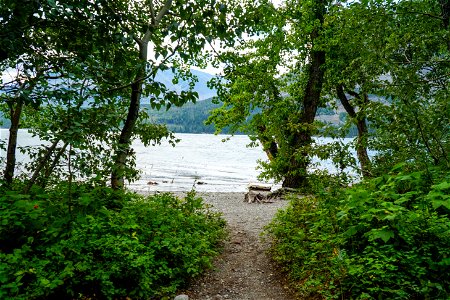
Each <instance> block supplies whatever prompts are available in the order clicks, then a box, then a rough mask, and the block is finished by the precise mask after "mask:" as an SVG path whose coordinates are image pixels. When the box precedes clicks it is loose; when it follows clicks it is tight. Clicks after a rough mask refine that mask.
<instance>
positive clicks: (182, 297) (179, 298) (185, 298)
mask: <svg viewBox="0 0 450 300" xmlns="http://www.w3.org/2000/svg"><path fill="white" fill-rule="evenodd" d="M173 300H189V296H188V295H184V294H181V295H178V296H176V297H175V298H174V299H173Z"/></svg>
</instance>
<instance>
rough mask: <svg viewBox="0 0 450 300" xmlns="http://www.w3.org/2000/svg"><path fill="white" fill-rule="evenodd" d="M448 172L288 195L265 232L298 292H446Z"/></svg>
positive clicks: (357, 295) (332, 295) (437, 295)
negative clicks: (290, 197) (292, 197)
mask: <svg viewBox="0 0 450 300" xmlns="http://www.w3.org/2000/svg"><path fill="white" fill-rule="evenodd" d="M449 194H450V177H449V175H448V173H447V174H445V173H444V174H443V172H440V171H439V170H434V171H433V172H432V173H430V172H414V173H402V172H400V173H398V174H395V175H389V176H388V175H386V176H383V177H379V178H376V179H374V180H371V181H370V182H367V183H363V184H359V185H356V186H354V187H352V188H350V189H348V190H347V191H346V192H345V193H339V192H333V193H331V192H324V193H322V194H321V195H319V196H316V197H305V198H300V199H295V200H292V202H291V204H290V206H289V207H288V208H287V209H286V210H285V211H282V212H280V213H279V214H278V215H277V216H276V218H275V219H274V221H273V222H272V224H271V225H270V226H269V227H268V229H267V232H268V234H269V236H271V237H272V238H273V241H274V242H273V245H272V254H273V257H274V259H275V260H276V261H278V262H279V263H280V264H281V265H283V266H284V268H285V269H286V270H287V271H288V272H289V274H290V278H291V279H292V281H293V283H294V285H295V286H296V288H297V290H298V291H299V293H300V294H301V295H302V296H307V297H318V298H323V299H342V298H344V299H449V297H450V217H449V216H450V196H449Z"/></svg>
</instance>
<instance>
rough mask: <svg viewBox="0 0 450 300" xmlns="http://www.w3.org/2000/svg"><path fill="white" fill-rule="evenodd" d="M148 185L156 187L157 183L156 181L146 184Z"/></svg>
mask: <svg viewBox="0 0 450 300" xmlns="http://www.w3.org/2000/svg"><path fill="white" fill-rule="evenodd" d="M147 184H148V185H158V183H157V182H156V181H149V182H147Z"/></svg>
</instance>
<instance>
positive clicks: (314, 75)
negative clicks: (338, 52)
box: [283, 0, 326, 188]
mask: <svg viewBox="0 0 450 300" xmlns="http://www.w3.org/2000/svg"><path fill="white" fill-rule="evenodd" d="M314 2H315V3H314V4H315V6H314V7H315V11H314V14H315V19H316V20H318V21H319V23H320V27H321V26H322V25H323V22H324V16H325V12H326V9H325V2H324V0H315V1H314ZM316 26H317V25H316ZM320 30H321V28H317V27H316V28H315V29H314V30H313V31H312V33H311V44H312V49H311V53H310V57H309V59H310V63H309V66H308V81H307V84H306V88H305V93H304V96H303V99H302V101H303V112H302V115H301V117H300V123H301V124H305V125H306V126H304V129H302V130H301V131H299V132H298V131H297V132H295V133H294V134H293V143H292V145H293V146H294V150H296V149H301V150H300V152H301V159H300V160H299V159H298V158H297V157H296V155H295V152H296V151H294V153H293V155H292V157H291V159H290V166H289V170H288V172H287V174H286V177H285V179H284V181H283V187H286V188H299V187H302V186H305V185H307V181H308V180H307V174H308V173H307V167H308V165H309V159H308V151H307V149H305V147H306V146H308V145H310V144H311V142H312V131H311V128H310V126H311V124H312V123H313V122H314V119H315V117H316V112H317V108H318V106H319V103H320V94H321V92H322V85H323V77H324V74H325V68H324V67H325V51H323V50H317V49H315V48H314V46H315V41H317V39H318V38H319V37H320Z"/></svg>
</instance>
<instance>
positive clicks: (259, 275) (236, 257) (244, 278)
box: [183, 193, 295, 300]
mask: <svg viewBox="0 0 450 300" xmlns="http://www.w3.org/2000/svg"><path fill="white" fill-rule="evenodd" d="M199 195H200V196H201V197H202V198H203V199H204V200H205V202H206V203H208V204H211V205H212V206H213V210H215V211H219V212H221V213H223V217H224V218H225V219H226V220H227V223H228V230H229V232H230V236H229V239H228V240H227V241H226V242H225V247H224V251H223V253H222V255H221V256H219V257H218V258H217V259H216V261H215V263H214V268H213V269H212V270H209V271H207V272H206V274H204V275H203V276H202V277H201V278H198V279H197V280H196V281H194V282H192V283H191V285H190V286H189V287H188V289H187V290H185V291H183V293H184V294H186V295H188V296H189V299H193V300H209V299H210V300H219V299H231V300H272V299H273V300H275V299H276V300H293V299H295V297H294V295H293V294H292V293H291V291H290V290H289V288H288V286H287V282H286V279H285V277H284V276H282V275H281V274H280V272H279V270H278V269H277V268H276V266H275V265H274V264H273V263H272V262H271V261H270V259H269V257H268V255H267V253H266V250H267V248H268V244H267V243H265V242H262V241H261V239H260V233H261V232H262V230H263V227H264V226H265V225H267V224H268V223H269V222H270V220H271V219H272V218H273V216H274V215H275V213H276V212H277V211H278V209H280V208H283V207H284V206H286V205H287V201H283V200H278V201H277V200H276V201H275V202H273V203H264V204H256V203H254V204H248V203H245V202H243V199H244V194H243V193H202V194H199Z"/></svg>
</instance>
